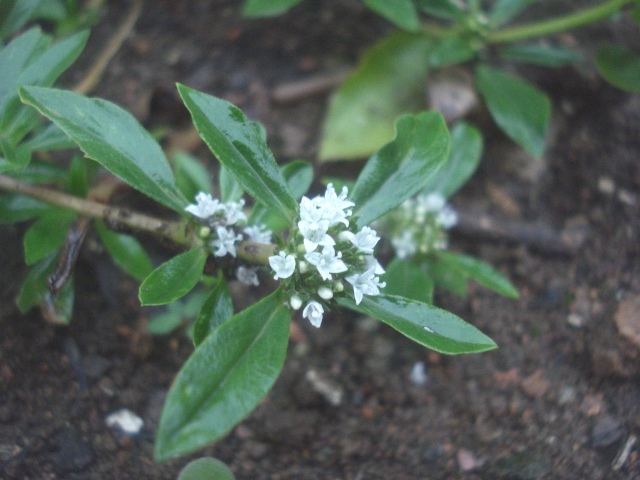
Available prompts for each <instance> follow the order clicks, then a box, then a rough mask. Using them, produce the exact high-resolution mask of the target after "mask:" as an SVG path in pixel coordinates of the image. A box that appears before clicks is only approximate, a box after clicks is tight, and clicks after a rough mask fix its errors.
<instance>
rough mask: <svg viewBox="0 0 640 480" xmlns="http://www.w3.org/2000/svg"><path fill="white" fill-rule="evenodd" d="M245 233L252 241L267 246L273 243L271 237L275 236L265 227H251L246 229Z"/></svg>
mask: <svg viewBox="0 0 640 480" xmlns="http://www.w3.org/2000/svg"><path fill="white" fill-rule="evenodd" d="M243 232H244V233H245V234H246V235H247V237H248V238H249V240H250V241H252V242H256V243H263V244H265V245H269V244H270V243H271V235H273V232H272V231H271V230H268V229H266V228H265V226H264V225H260V226H258V225H249V226H248V227H245V228H244V230H243Z"/></svg>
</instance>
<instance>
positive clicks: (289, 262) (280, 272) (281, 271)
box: [269, 251, 296, 280]
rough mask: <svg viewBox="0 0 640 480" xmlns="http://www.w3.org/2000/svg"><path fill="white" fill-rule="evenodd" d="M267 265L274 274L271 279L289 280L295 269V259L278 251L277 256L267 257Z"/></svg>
mask: <svg viewBox="0 0 640 480" xmlns="http://www.w3.org/2000/svg"><path fill="white" fill-rule="evenodd" d="M269 265H270V266H271V268H272V269H273V271H274V272H276V274H275V275H274V277H273V279H274V280H278V279H280V278H289V277H290V276H291V275H292V274H293V271H294V270H295V269H296V259H295V257H294V256H293V255H287V254H286V253H285V252H283V251H280V252H279V253H278V255H272V256H271V257H269Z"/></svg>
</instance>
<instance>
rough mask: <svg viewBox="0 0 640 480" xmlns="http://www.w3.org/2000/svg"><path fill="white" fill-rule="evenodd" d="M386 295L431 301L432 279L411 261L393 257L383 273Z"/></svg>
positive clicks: (425, 301)
mask: <svg viewBox="0 0 640 480" xmlns="http://www.w3.org/2000/svg"><path fill="white" fill-rule="evenodd" d="M384 280H385V282H386V283H387V286H386V287H385V288H384V293H385V294H386V295H396V296H399V297H405V298H409V299H411V300H417V301H419V302H423V303H428V304H429V305H430V304H432V303H433V279H432V278H431V277H430V276H429V275H428V274H427V273H426V272H425V271H424V270H423V269H421V268H420V267H419V266H418V265H416V264H415V263H413V262H409V261H405V260H399V259H395V260H394V261H392V262H391V263H390V264H389V265H388V266H387V271H386V273H385V274H384Z"/></svg>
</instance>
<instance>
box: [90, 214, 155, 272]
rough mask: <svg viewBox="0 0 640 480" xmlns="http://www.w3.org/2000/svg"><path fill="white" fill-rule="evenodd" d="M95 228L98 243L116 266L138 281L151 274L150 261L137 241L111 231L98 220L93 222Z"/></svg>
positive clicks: (129, 236) (151, 266)
mask: <svg viewBox="0 0 640 480" xmlns="http://www.w3.org/2000/svg"><path fill="white" fill-rule="evenodd" d="M95 227H96V230H97V232H98V235H99V237H100V241H102V244H103V245H104V246H105V248H106V249H107V252H109V255H111V258H112V259H113V261H114V262H115V264H116V265H118V266H119V267H120V268H121V269H122V270H124V271H125V272H127V273H128V274H129V275H131V276H132V277H133V278H135V279H136V280H139V281H143V280H144V279H145V278H147V277H148V276H149V275H150V274H151V272H152V271H153V265H152V264H151V259H150V258H149V255H147V252H146V251H145V249H144V248H143V247H142V245H141V244H140V242H138V240H137V239H135V238H134V237H132V236H131V235H126V234H124V233H116V232H114V231H111V230H109V229H108V228H107V227H105V225H104V223H102V221H99V220H97V221H96V222H95Z"/></svg>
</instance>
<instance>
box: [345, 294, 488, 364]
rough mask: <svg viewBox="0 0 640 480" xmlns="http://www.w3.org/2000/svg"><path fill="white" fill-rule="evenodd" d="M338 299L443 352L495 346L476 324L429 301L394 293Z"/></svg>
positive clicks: (477, 350)
mask: <svg viewBox="0 0 640 480" xmlns="http://www.w3.org/2000/svg"><path fill="white" fill-rule="evenodd" d="M337 301H338V303H339V304H340V305H342V306H343V307H347V308H350V309H351V310H355V311H356V312H360V313H364V314H365V315H369V316H371V317H373V318H377V319H378V320H380V321H381V322H384V323H386V324H387V325H389V326H391V327H393V328H395V329H396V330H398V331H399V332H400V333H402V334H403V335H405V336H407V337H409V338H410V339H411V340H413V341H415V342H417V343H419V344H420V345H423V346H425V347H428V348H431V349H432V350H435V351H437V352H440V353H448V354H458V353H476V352H484V351H487V350H492V349H494V348H496V344H495V343H494V342H493V340H491V339H490V338H489V337H487V336H486V335H485V334H484V333H482V332H481V331H480V330H478V329H477V328H476V327H474V326H473V325H470V324H468V323H467V322H465V321H464V320H462V319H461V318H459V317H457V316H456V315H454V314H453V313H451V312H447V311H446V310H441V309H439V308H437V307H434V306H432V305H427V304H426V303H422V302H418V301H415V300H410V299H408V298H403V297H396V296H393V295H378V296H367V297H364V298H363V300H362V302H361V303H360V305H356V304H355V302H354V301H353V300H351V299H347V298H340V299H338V300H337Z"/></svg>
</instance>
